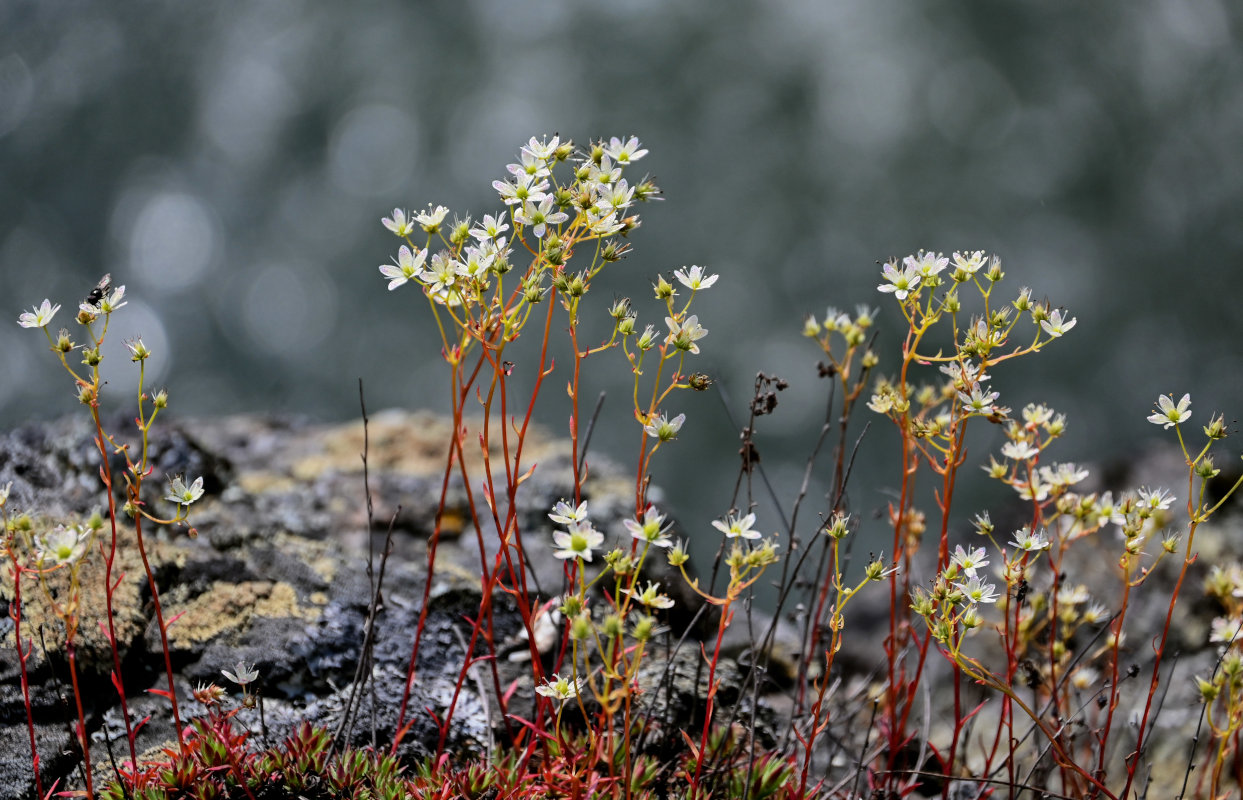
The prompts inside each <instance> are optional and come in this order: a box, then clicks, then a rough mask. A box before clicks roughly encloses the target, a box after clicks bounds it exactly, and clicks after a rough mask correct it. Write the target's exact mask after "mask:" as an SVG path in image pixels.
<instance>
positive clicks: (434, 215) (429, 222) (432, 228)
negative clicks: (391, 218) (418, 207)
mask: <svg viewBox="0 0 1243 800" xmlns="http://www.w3.org/2000/svg"><path fill="white" fill-rule="evenodd" d="M448 213H449V209H447V208H445V207H444V206H436V207H435V208H432V207H431V205H430V204H429V205H428V206H427V211H423V212H421V213H418V214H415V215H414V221H415V222H417V223H419V226H420V227H422V228H423V230H425V231H427V232H428V233H435V232H436V231H438V230H440V225H441V223H443V222H444V221H445V215H446V214H448Z"/></svg>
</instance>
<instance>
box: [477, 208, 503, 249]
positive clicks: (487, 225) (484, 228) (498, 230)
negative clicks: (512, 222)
mask: <svg viewBox="0 0 1243 800" xmlns="http://www.w3.org/2000/svg"><path fill="white" fill-rule="evenodd" d="M506 213H507V212H504V211H502V212H501V213H500V214H499V215H498V216H495V217H494V216H492V215H491V214H484V215H483V222H481V223H479V224H478V225H476V226H475V227H473V228H471V229H470V235H471V236H473V237H475V238H476V239H478V240H479V241H480V242H490V241H495V240H496V239H499V238H500V237H501V234H503V233H505V231H507V230H509V224H508V223H507V222H505V214H506Z"/></svg>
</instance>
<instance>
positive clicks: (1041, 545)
mask: <svg viewBox="0 0 1243 800" xmlns="http://www.w3.org/2000/svg"><path fill="white" fill-rule="evenodd" d="M1010 544H1012V545H1014V546H1015V547H1016V548H1017V549H1019V550H1025V551H1026V552H1028V553H1037V552H1039V551H1041V550H1048V549H1049V540H1048V538H1047V537H1046V536H1045V532H1044V531H1040V532H1039V533H1032V532H1031V531H1030V530H1028V529H1027V528H1019V529H1018V530H1017V531H1015V532H1014V539H1012V540H1011V541H1010Z"/></svg>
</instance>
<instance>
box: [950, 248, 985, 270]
mask: <svg viewBox="0 0 1243 800" xmlns="http://www.w3.org/2000/svg"><path fill="white" fill-rule="evenodd" d="M954 266H955V267H956V268H957V269H960V270H962V271H963V272H964V273H966V274H967V275H974V274H975V273H976V272H978V271H979V269H980V267H982V266H984V251H983V250H976V251H975V252H973V253H969V254H967V255H963V254H962V253H954Z"/></svg>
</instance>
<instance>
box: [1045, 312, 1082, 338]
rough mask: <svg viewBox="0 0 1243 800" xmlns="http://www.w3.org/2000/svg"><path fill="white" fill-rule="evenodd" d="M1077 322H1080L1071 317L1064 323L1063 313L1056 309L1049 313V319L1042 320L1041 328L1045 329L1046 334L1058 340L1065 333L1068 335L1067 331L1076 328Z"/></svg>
mask: <svg viewBox="0 0 1243 800" xmlns="http://www.w3.org/2000/svg"><path fill="white" fill-rule="evenodd" d="M1076 322H1078V320H1077V319H1075V318H1074V317H1071V318H1070V319H1068V320H1066V321H1065V322H1063V321H1062V312H1061V311H1060V310H1058V309H1054V310H1053V311H1051V312H1050V313H1049V318H1048V319H1042V320H1040V327H1042V328H1044V332H1045V333H1047V334H1049V335H1050V336H1052V337H1054V338H1055V339H1056V338H1057V337H1058V336H1061V335H1062V334H1063V333H1066V331H1068V330H1070V329H1071V328H1073V327H1075V323H1076Z"/></svg>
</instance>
